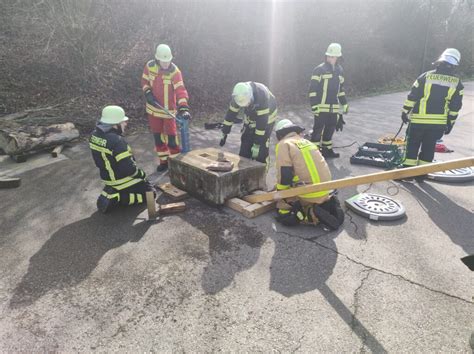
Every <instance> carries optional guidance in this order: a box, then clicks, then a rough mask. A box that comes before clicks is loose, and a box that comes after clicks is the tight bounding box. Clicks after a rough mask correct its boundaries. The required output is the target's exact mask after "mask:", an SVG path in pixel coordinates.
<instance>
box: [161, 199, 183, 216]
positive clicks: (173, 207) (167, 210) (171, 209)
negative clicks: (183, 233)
mask: <svg viewBox="0 0 474 354" xmlns="http://www.w3.org/2000/svg"><path fill="white" fill-rule="evenodd" d="M184 210H186V204H184V202H179V203H171V204H162V205H160V209H159V213H160V214H163V215H166V214H172V213H179V212H182V211H184Z"/></svg>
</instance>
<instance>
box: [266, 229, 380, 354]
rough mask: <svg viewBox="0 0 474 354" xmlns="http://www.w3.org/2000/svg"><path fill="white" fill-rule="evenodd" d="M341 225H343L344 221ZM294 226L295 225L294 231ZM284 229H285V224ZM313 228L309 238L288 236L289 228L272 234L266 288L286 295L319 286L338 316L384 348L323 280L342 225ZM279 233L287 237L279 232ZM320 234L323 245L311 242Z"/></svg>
mask: <svg viewBox="0 0 474 354" xmlns="http://www.w3.org/2000/svg"><path fill="white" fill-rule="evenodd" d="M344 225H345V227H347V224H346V223H345V224H344ZM300 227H304V226H300ZM300 227H298V228H300ZM308 227H311V226H308ZM298 228H295V231H296V232H297V229H298ZM285 230H289V229H288V228H285ZM314 230H315V232H314V234H315V236H314V237H312V238H303V237H300V236H296V235H293V236H292V234H291V233H290V232H285V231H284V232H279V233H277V234H276V235H275V236H273V237H272V239H273V240H274V242H275V254H274V255H273V258H272V265H271V280H270V290H273V291H276V292H278V293H279V294H281V295H283V296H286V297H291V296H293V295H298V294H303V293H305V292H308V291H313V290H319V292H320V293H321V294H322V295H323V296H324V298H325V299H326V301H327V302H328V303H329V304H330V305H331V306H332V307H333V308H334V310H335V311H336V312H337V314H338V315H339V316H340V317H341V319H343V320H344V322H346V324H347V325H348V326H349V327H350V328H351V329H352V331H353V332H354V333H355V334H356V335H357V336H358V337H359V338H360V339H361V341H362V342H363V343H364V344H365V345H366V346H367V347H368V348H370V349H371V350H372V352H374V353H384V352H386V350H385V349H384V347H383V346H382V345H381V344H380V343H379V342H378V341H377V339H376V338H375V337H374V336H373V335H372V334H371V333H370V332H369V331H368V330H367V329H366V328H365V326H364V325H363V324H362V323H361V322H360V321H359V320H358V319H357V317H356V316H355V315H354V314H353V313H352V312H351V311H350V310H349V309H348V308H347V307H346V305H345V304H344V303H343V302H342V301H341V300H340V299H339V298H338V296H337V295H336V294H335V293H334V292H333V291H332V290H331V289H330V288H329V287H328V286H327V284H326V281H327V280H328V279H329V277H330V276H331V274H332V272H333V270H334V267H335V266H336V262H337V256H338V254H337V247H336V243H335V241H334V240H335V238H336V237H337V236H338V235H339V234H340V233H341V232H342V230H343V229H339V230H338V231H335V232H332V233H329V232H328V233H325V232H324V231H323V230H322V228H321V227H319V226H318V227H316V228H314ZM282 233H284V234H287V235H288V236H289V237H285V236H282V235H281V234H282ZM322 236H330V237H325V238H324V247H321V246H320V245H317V244H314V243H313V241H315V240H316V239H318V238H319V237H322ZM292 238H297V241H296V240H295V241H292ZM301 239H304V242H298V241H301ZM311 243H313V244H311ZM330 249H331V250H334V251H331V250H330Z"/></svg>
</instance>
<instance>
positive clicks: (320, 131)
mask: <svg viewBox="0 0 474 354" xmlns="http://www.w3.org/2000/svg"><path fill="white" fill-rule="evenodd" d="M336 123H337V113H319V115H318V116H314V125H313V133H312V134H311V141H312V142H313V143H315V144H316V145H317V146H318V147H321V148H326V149H332V136H333V135H334V131H335V130H336ZM321 137H322V141H321Z"/></svg>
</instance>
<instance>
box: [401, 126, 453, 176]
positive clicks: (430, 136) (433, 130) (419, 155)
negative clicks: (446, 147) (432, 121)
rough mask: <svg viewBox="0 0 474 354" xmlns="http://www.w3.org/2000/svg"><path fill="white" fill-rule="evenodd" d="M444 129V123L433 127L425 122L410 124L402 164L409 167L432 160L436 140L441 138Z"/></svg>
mask: <svg viewBox="0 0 474 354" xmlns="http://www.w3.org/2000/svg"><path fill="white" fill-rule="evenodd" d="M444 130H445V126H444V125H441V126H439V127H433V126H432V125H431V126H427V125H425V124H410V126H409V127H408V134H407V135H408V141H407V147H406V154H405V161H404V162H403V165H404V166H407V167H409V166H416V165H423V164H426V163H430V162H432V161H433V158H434V154H435V147H436V141H438V140H439V139H441V138H442V136H443V134H444ZM420 147H421V150H420Z"/></svg>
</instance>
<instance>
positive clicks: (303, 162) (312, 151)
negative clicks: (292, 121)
mask: <svg viewBox="0 0 474 354" xmlns="http://www.w3.org/2000/svg"><path fill="white" fill-rule="evenodd" d="M275 153H276V170H277V190H284V189H289V188H291V187H296V186H300V185H304V184H316V183H321V182H327V181H330V180H331V172H330V171H329V167H328V165H327V163H326V161H325V160H324V157H323V156H322V155H321V153H320V152H319V149H318V148H317V147H316V145H314V143H312V142H310V141H309V140H306V139H304V138H303V137H301V136H300V135H298V134H296V133H295V132H292V133H289V134H288V135H286V136H285V137H284V138H283V139H282V140H280V141H279V142H278V144H277V145H276V147H275ZM285 169H286V170H287V171H288V170H290V169H291V171H292V173H291V175H288V174H287V173H284V172H282V171H284V170H285ZM299 198H300V199H302V200H304V201H307V202H311V203H318V204H319V203H322V202H324V201H326V200H327V199H329V191H321V192H315V193H308V194H304V195H301V196H299Z"/></svg>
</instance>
